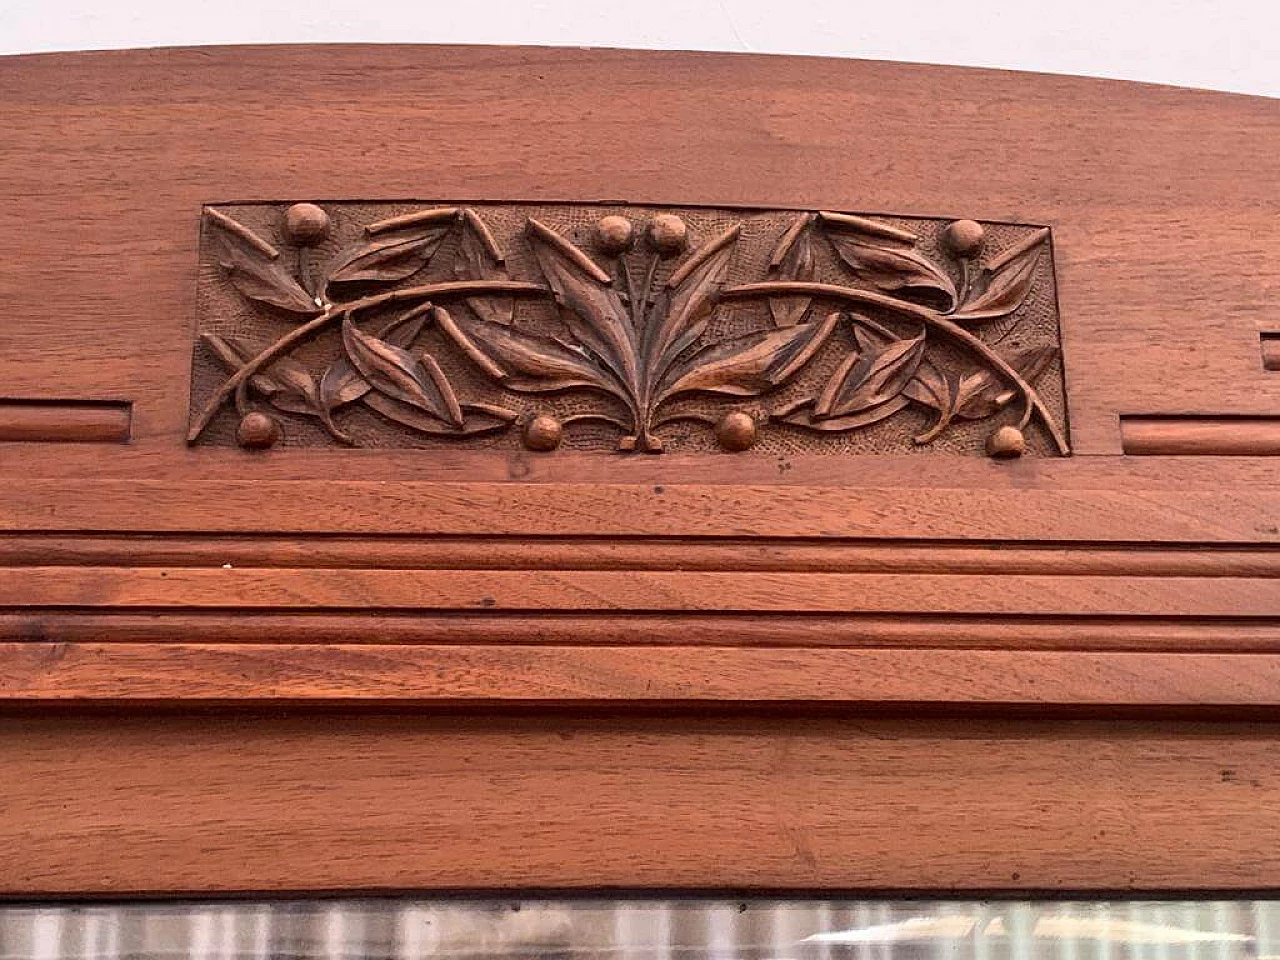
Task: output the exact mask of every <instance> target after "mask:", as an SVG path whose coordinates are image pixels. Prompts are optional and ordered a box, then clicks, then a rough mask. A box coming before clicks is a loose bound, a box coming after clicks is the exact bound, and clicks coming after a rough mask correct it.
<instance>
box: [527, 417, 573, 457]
mask: <svg viewBox="0 0 1280 960" xmlns="http://www.w3.org/2000/svg"><path fill="white" fill-rule="evenodd" d="M563 437H564V425H563V424H562V423H561V422H560V421H559V420H557V419H556V418H555V417H553V416H550V415H549V414H545V413H541V414H539V415H538V416H536V417H534V418H533V419H532V420H530V421H529V422H528V423H526V424H525V425H524V445H525V446H526V447H527V448H528V449H530V450H537V451H539V452H540V453H545V452H547V451H548V450H554V449H555V448H556V447H558V446H560V440H561V439H562V438H563Z"/></svg>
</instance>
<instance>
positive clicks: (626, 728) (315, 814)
mask: <svg viewBox="0 0 1280 960" xmlns="http://www.w3.org/2000/svg"><path fill="white" fill-rule="evenodd" d="M1277 750H1280V727H1277V726H1276V725H1275V724H1272V723H1250V724H1237V725H1229V724H1204V723H1187V722H1180V723H1169V722H1153V721H1135V720H1130V721H1129V722H1127V723H1123V724H1119V723H1116V722H1113V721H1108V722H1102V721H1089V720H1079V719H1071V720H1067V719H1063V720H1058V721H1053V720H1047V719H1043V718H1041V719H1032V718H1027V717H1025V716H1024V717H1022V718H1020V719H1018V720H1016V721H997V720H976V719H973V718H969V719H961V718H955V717H952V718H934V719H929V720H913V719H909V718H908V719H904V718H897V719H891V718H879V719H874V718H868V717H845V718H833V717H828V718H797V717H787V716H782V715H778V714H771V715H768V716H755V717H752V716H733V717H720V718H716V717H708V716H705V715H702V716H689V715H684V716H664V717H648V718H645V717H640V716H637V717H630V718H628V717H622V716H619V715H617V714H583V715H569V716H564V715H549V714H546V713H539V714H528V713H522V714H517V715H513V716H507V717H497V716H485V715H482V714H474V713H471V714H459V713H457V712H454V711H450V712H448V713H444V714H430V713H427V714H423V713H421V712H419V713H417V714H415V715H400V716H369V715H359V714H343V713H325V714H309V713H298V712H292V713H290V714H284V713H282V712H280V711H272V712H269V713H262V714H226V713H224V714H220V715H210V714H207V713H203V714H198V715H189V716H187V715H167V716H165V715H162V716H154V715H146V714H143V715H128V714H121V713H114V712H113V713H110V714H95V715H86V716H79V715H76V714H74V713H67V712H65V711H64V712H62V713H60V714H57V715H50V714H44V715H39V716H32V717H26V718H16V717H9V718H6V719H5V722H4V723H3V724H0V769H3V770H4V771H5V776H4V777H0V810H3V811H4V816H3V817H0V894H3V895H8V896H19V897H24V898H31V897H39V896H51V895H106V896H122V895H128V894H138V893H141V894H146V893H151V894H154V893H165V894H169V895H174V894H180V893H182V892H197V893H200V894H205V895H208V894H213V893H220V892H248V891H256V892H259V893H264V892H267V893H269V892H273V891H329V890H342V891H344V892H346V893H348V894H350V893H354V892H357V891H361V890H429V889H445V890H448V889H457V888H459V887H462V888H468V889H475V888H493V889H503V890H508V891H509V890H512V889H521V888H526V889H527V888H538V889H547V888H566V889H567V888H580V889H595V890H598V889H600V888H602V887H614V888H617V887H622V888H629V889H635V888H645V887H650V888H653V887H657V888H663V889H670V888H687V889H702V890H725V889H779V888H784V889H792V890H810V891H813V890H821V889H826V890H867V891H885V890H919V891H931V892H934V893H935V894H937V893H941V892H944V891H945V892H949V893H954V892H956V891H959V890H975V891H976V890H1005V891H1009V890H1026V891H1046V890H1092V891H1098V892H1123V891H1135V890H1136V891H1141V892H1146V893H1151V892H1158V891H1162V890H1169V891H1173V890H1176V891H1180V892H1182V893H1183V894H1185V893H1187V892H1188V891H1198V890H1216V891H1224V890H1246V889H1249V890H1257V889H1265V888H1269V885H1271V884H1274V879H1273V877H1274V872H1275V870H1276V868H1277V866H1278V865H1280V861H1278V860H1277V855H1276V851H1277V850H1280V820H1278V819H1277V818H1276V817H1275V816H1271V815H1270V811H1273V810H1274V809H1275V808H1276V806H1277V805H1280V775H1278V774H1277V767H1276V761H1275V758H1276V752H1277Z"/></svg>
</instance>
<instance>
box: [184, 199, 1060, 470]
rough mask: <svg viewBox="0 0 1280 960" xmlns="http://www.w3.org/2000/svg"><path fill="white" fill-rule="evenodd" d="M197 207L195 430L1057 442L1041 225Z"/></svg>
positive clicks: (413, 439) (759, 446) (275, 435)
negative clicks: (198, 270) (201, 211)
mask: <svg viewBox="0 0 1280 960" xmlns="http://www.w3.org/2000/svg"><path fill="white" fill-rule="evenodd" d="M202 220H203V231H202V243H201V258H202V262H201V267H202V269H201V278H200V290H199V300H198V302H199V318H198V342H197V345H196V349H195V355H194V361H193V390H192V412H191V424H190V432H189V436H188V440H189V442H191V443H204V444H224V445H225V444H231V443H238V444H239V445H240V446H242V447H246V448H250V449H265V448H268V447H273V446H277V445H285V446H288V445H306V446H315V445H326V444H328V445H332V444H346V445H351V446H360V447H415V446H421V447H430V446H433V445H440V444H447V445H454V446H457V445H467V446H471V447H475V448H496V449H502V448H503V447H510V446H512V445H515V444H522V445H523V446H524V447H525V448H527V449H529V450H534V451H542V452H550V451H553V450H556V449H561V448H576V449H580V450H602V451H605V450H608V451H615V450H616V451H623V452H647V453H658V452H661V451H663V450H665V449H680V450H682V451H690V452H704V451H705V452H713V451H715V450H717V449H719V450H723V451H731V452H737V453H740V452H744V451H747V450H754V451H756V452H765V453H772V454H779V453H790V452H807V453H831V454H856V453H882V452H908V451H921V450H943V451H947V452H953V453H976V452H986V453H988V454H990V455H992V456H998V457H1012V456H1021V455H1023V454H1024V453H1025V452H1033V453H1040V454H1046V455H1065V454H1067V453H1068V452H1069V446H1068V441H1067V433H1066V423H1065V420H1066V410H1065V399H1064V396H1063V384H1062V367H1061V360H1060V340H1059V334H1058V316H1057V306H1056V291H1055V287H1054V277H1053V266H1052V255H1051V251H1050V236H1049V231H1048V230H1047V229H1045V228H1037V227H1032V226H1022V225H1013V224H979V223H977V222H975V221H973V220H956V221H945V220H920V219H907V218H888V217H866V216H854V215H850V214H845V213H835V212H829V211H812V212H797V211H767V210H726V209H715V208H679V209H675V208H653V207H642V206H634V205H632V206H616V205H615V206H606V205H568V204H542V205H538V204H490V205H474V206H453V205H448V206H432V205H421V204H418V205H415V204H357V203H331V204H326V205H324V206H320V205H317V204H313V203H294V204H228V205H220V206H217V207H207V208H206V209H205V211H204V214H203V218H202Z"/></svg>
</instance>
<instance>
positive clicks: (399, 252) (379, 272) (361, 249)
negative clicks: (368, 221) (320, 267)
mask: <svg viewBox="0 0 1280 960" xmlns="http://www.w3.org/2000/svg"><path fill="white" fill-rule="evenodd" d="M452 225H453V221H452V220H444V221H441V220H433V221H429V222H427V223H418V224H413V225H411V226H408V227H406V228H404V229H402V230H395V231H393V232H390V233H387V234H380V235H378V236H376V237H374V238H372V239H370V240H367V241H366V242H365V243H362V244H360V245H359V246H357V247H355V248H353V249H351V250H345V251H343V252H342V253H340V254H338V257H337V259H336V260H335V261H334V262H333V264H332V265H331V266H330V267H329V279H328V283H330V284H333V283H392V282H394V281H396V280H404V279H405V278H406V277H411V276H413V275H414V274H415V273H417V272H418V271H419V270H421V269H422V268H423V267H425V266H426V265H427V262H428V261H429V260H430V259H431V257H432V256H433V255H434V254H435V252H436V250H437V249H439V247H440V243H441V241H442V240H444V238H445V235H446V234H447V233H448V232H449V228H450V227H451V226H452Z"/></svg>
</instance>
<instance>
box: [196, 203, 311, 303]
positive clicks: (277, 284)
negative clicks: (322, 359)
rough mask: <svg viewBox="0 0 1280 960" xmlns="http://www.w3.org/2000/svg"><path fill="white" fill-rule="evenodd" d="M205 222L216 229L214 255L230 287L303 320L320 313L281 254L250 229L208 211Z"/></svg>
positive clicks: (214, 230)
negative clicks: (286, 265) (281, 258)
mask: <svg viewBox="0 0 1280 960" xmlns="http://www.w3.org/2000/svg"><path fill="white" fill-rule="evenodd" d="M204 220H205V223H207V224H210V225H211V227H212V228H213V230H212V236H213V237H214V238H215V240H216V244H217V249H216V251H215V256H216V257H217V260H218V264H219V265H220V266H221V267H222V269H223V270H225V271H226V272H227V279H228V280H230V281H231V284H232V285H233V286H234V287H235V288H236V289H237V290H239V291H240V292H241V293H242V294H244V295H245V296H246V297H248V298H249V299H250V300H253V301H256V302H257V303H265V304H269V305H270V306H273V307H276V308H278V309H280V310H284V311H286V312H288V313H296V314H298V315H300V316H304V317H313V316H315V315H316V314H318V313H320V307H319V306H317V305H316V302H315V300H314V299H312V297H311V296H310V294H308V293H307V291H305V290H303V289H302V286H301V285H300V284H299V283H298V281H297V280H295V279H294V278H293V277H292V276H291V275H290V273H289V271H288V270H286V269H285V268H284V265H283V264H282V263H281V262H280V254H279V253H278V252H277V251H276V250H275V249H274V248H273V247H272V246H271V244H269V243H267V242H266V241H265V240H263V239H262V238H261V237H259V236H258V235H257V234H255V233H254V232H253V231H252V230H250V229H249V228H248V227H246V226H244V225H243V224H240V223H237V222H236V221H235V220H232V219H231V218H230V217H228V216H226V215H225V214H221V213H218V212H217V211H214V210H206V211H205V216H204Z"/></svg>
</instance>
